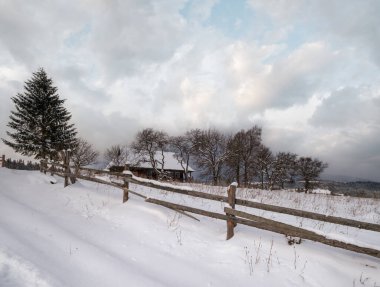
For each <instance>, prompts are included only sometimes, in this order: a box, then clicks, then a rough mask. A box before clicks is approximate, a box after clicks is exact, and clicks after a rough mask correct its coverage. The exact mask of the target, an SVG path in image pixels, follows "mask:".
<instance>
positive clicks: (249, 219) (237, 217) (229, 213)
mask: <svg viewBox="0 0 380 287" xmlns="http://www.w3.org/2000/svg"><path fill="white" fill-rule="evenodd" d="M68 162H69V159H68V160H66V161H65V164H63V165H62V164H57V166H60V167H61V168H63V169H64V172H54V173H55V174H57V175H60V176H63V177H64V178H65V186H66V183H68V179H69V178H71V181H72V182H75V179H76V178H79V179H84V180H88V181H92V182H96V183H101V184H106V185H110V186H114V187H117V188H121V189H122V190H123V202H126V201H128V199H129V193H131V194H135V195H137V196H139V197H142V198H144V199H145V201H146V202H148V203H152V204H157V205H161V206H164V207H166V208H170V209H172V210H175V211H177V212H180V213H183V214H185V215H186V216H189V217H191V218H193V219H195V220H198V219H197V218H195V217H193V216H191V215H189V214H187V213H186V212H190V213H194V214H199V215H203V216H207V217H211V218H216V219H220V220H225V221H226V223H227V240H228V239H230V238H232V237H233V236H234V228H235V227H236V225H237V224H243V225H247V226H251V227H255V228H259V229H264V230H268V231H272V232H276V233H280V234H285V235H288V236H296V237H300V238H304V239H308V240H312V241H316V242H320V243H323V244H326V245H330V246H334V247H338V248H342V249H346V250H350V251H354V252H358V253H362V254H366V255H370V256H374V257H377V258H380V251H379V250H375V249H372V248H367V247H362V246H357V245H354V244H350V243H346V242H341V241H338V240H335V239H330V238H327V237H325V236H323V235H321V234H317V233H315V232H313V231H310V230H305V229H303V228H300V227H295V226H292V225H288V224H285V223H282V222H278V221H274V220H270V219H267V218H264V217H260V216H257V215H253V214H250V213H247V212H243V211H238V210H235V205H241V206H246V207H250V208H256V209H261V210H266V211H270V212H277V213H283V214H288V215H292V216H299V217H304V218H308V219H312V220H318V221H324V222H329V223H333V224H339V225H345V226H350V227H355V228H360V229H366V230H371V231H376V232H380V225H378V224H373V223H368V222H361V221H356V220H351V219H346V218H341V217H334V216H326V215H323V214H318V213H313V212H308V211H303V210H297V209H291V208H286V207H281V206H274V205H268V204H264V203H258V202H253V201H248V200H243V199H239V198H236V186H235V185H230V186H229V188H228V191H227V195H228V196H222V195H213V194H209V193H204V192H199V191H195V190H193V189H190V188H181V187H176V186H173V185H171V184H166V183H160V182H156V181H151V180H146V179H142V178H138V177H135V176H133V175H132V174H131V173H129V174H124V173H115V172H109V171H102V170H96V169H89V168H80V169H79V173H78V174H73V173H71V171H70V166H69V164H68ZM52 169H54V166H53V168H52V167H51V168H50V170H52ZM46 170H49V169H48V168H47V165H46V169H45V171H46ZM80 171H87V172H90V173H95V174H108V175H114V176H117V177H119V178H121V179H122V180H123V182H124V183H116V182H111V181H110V182H109V181H105V180H102V179H99V178H95V177H93V176H85V175H81V174H80ZM129 183H133V184H137V185H141V186H145V187H150V188H155V189H161V190H165V191H169V192H174V193H179V194H183V195H188V196H193V197H199V198H204V199H208V200H213V201H219V202H225V203H227V204H228V205H229V207H225V208H224V212H225V214H221V213H217V212H211V211H207V210H202V209H198V208H193V207H189V206H184V205H179V204H176V203H171V202H167V201H162V200H158V199H154V198H147V197H146V196H144V195H141V194H139V193H137V192H134V191H132V190H130V188H129Z"/></svg>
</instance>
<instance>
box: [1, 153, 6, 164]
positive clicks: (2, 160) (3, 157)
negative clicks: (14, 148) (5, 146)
mask: <svg viewBox="0 0 380 287" xmlns="http://www.w3.org/2000/svg"><path fill="white" fill-rule="evenodd" d="M1 167H5V154H3V155H2V156H1Z"/></svg>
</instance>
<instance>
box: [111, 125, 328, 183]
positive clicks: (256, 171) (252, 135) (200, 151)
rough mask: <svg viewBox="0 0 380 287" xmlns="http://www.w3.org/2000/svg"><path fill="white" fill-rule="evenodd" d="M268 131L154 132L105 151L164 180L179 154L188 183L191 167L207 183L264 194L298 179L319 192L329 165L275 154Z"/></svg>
mask: <svg viewBox="0 0 380 287" xmlns="http://www.w3.org/2000/svg"><path fill="white" fill-rule="evenodd" d="M261 134H262V129H261V128H260V127H258V126H253V127H252V128H250V129H248V130H244V129H243V130H240V131H238V132H236V133H234V134H226V133H223V132H221V131H219V130H217V129H193V130H190V131H187V132H185V133H184V134H182V135H178V136H169V135H168V134H167V133H166V132H164V131H159V130H154V129H152V128H147V129H143V130H141V131H140V132H138V133H137V135H136V138H135V140H134V141H133V142H132V143H131V144H130V145H128V146H121V145H115V146H112V147H110V148H109V149H107V150H106V152H105V158H106V159H107V160H108V161H109V162H113V164H114V165H115V166H118V165H124V164H125V162H129V163H130V164H132V165H133V164H135V165H138V164H139V160H141V159H143V160H145V161H148V162H150V164H151V166H152V168H153V169H154V170H155V172H156V173H157V174H158V177H159V178H161V179H164V178H166V177H167V176H168V175H167V174H166V172H165V160H167V159H165V156H166V154H165V152H167V151H171V152H174V156H175V157H176V159H177V160H178V162H179V163H180V165H181V167H182V169H183V171H184V175H185V179H186V180H188V178H187V175H188V171H189V167H190V165H192V166H194V167H195V168H196V169H197V170H199V171H200V173H201V176H202V177H203V178H204V179H209V180H211V181H212V183H213V184H214V185H217V184H220V183H221V182H232V181H236V182H237V183H238V184H239V185H241V186H250V185H252V183H254V182H259V187H260V188H262V189H275V188H284V185H285V183H286V182H292V181H294V180H296V179H298V180H301V181H303V182H304V189H305V190H309V189H310V188H312V187H313V183H314V181H315V180H316V179H317V178H318V177H319V175H320V174H321V173H322V171H323V170H324V169H325V168H326V167H327V164H326V163H324V162H322V161H320V160H318V159H316V158H311V157H303V156H301V157H299V156H298V155H297V154H295V153H290V152H278V153H273V152H272V151H271V150H270V149H269V147H267V146H265V145H264V144H263V142H262V138H261Z"/></svg>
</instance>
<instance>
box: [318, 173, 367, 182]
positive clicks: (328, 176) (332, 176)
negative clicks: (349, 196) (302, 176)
mask: <svg viewBox="0 0 380 287" xmlns="http://www.w3.org/2000/svg"><path fill="white" fill-rule="evenodd" d="M320 178H321V180H327V181H336V182H357V181H361V182H368V181H371V180H369V179H366V178H360V177H354V176H347V175H338V174H322V175H321V177H320Z"/></svg>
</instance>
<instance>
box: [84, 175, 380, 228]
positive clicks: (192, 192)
mask: <svg viewBox="0 0 380 287" xmlns="http://www.w3.org/2000/svg"><path fill="white" fill-rule="evenodd" d="M81 169H83V170H91V171H93V172H100V173H105V174H110V175H117V176H120V177H122V178H123V179H124V180H125V181H128V182H131V183H134V184H138V185H142V186H146V187H151V188H156V189H161V190H165V191H169V192H174V193H179V194H185V195H189V196H193V197H199V198H204V199H209V200H215V201H221V202H228V197H226V196H221V195H214V194H209V193H204V192H199V191H195V190H182V189H178V188H174V187H168V186H163V185H159V184H156V183H154V182H145V181H140V180H138V179H136V177H131V176H130V175H126V174H120V173H111V172H107V171H100V170H94V169H88V168H81ZM235 203H236V204H237V205H242V206H247V207H251V208H257V209H262V210H266V211H271V212H278V213H283V214H289V215H293V216H299V217H304V218H309V219H313V220H319V221H324V222H329V223H334V224H340V225H344V226H350V227H356V228H360V229H366V230H372V231H377V232H380V225H378V224H374V223H368V222H362V221H357V220H352V219H347V218H342V217H335V216H327V215H323V214H318V213H314V212H309V211H303V210H297V209H292V208H287V207H281V206H274V205H269V204H264V203H259V202H253V201H249V200H244V199H239V198H236V200H235Z"/></svg>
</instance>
